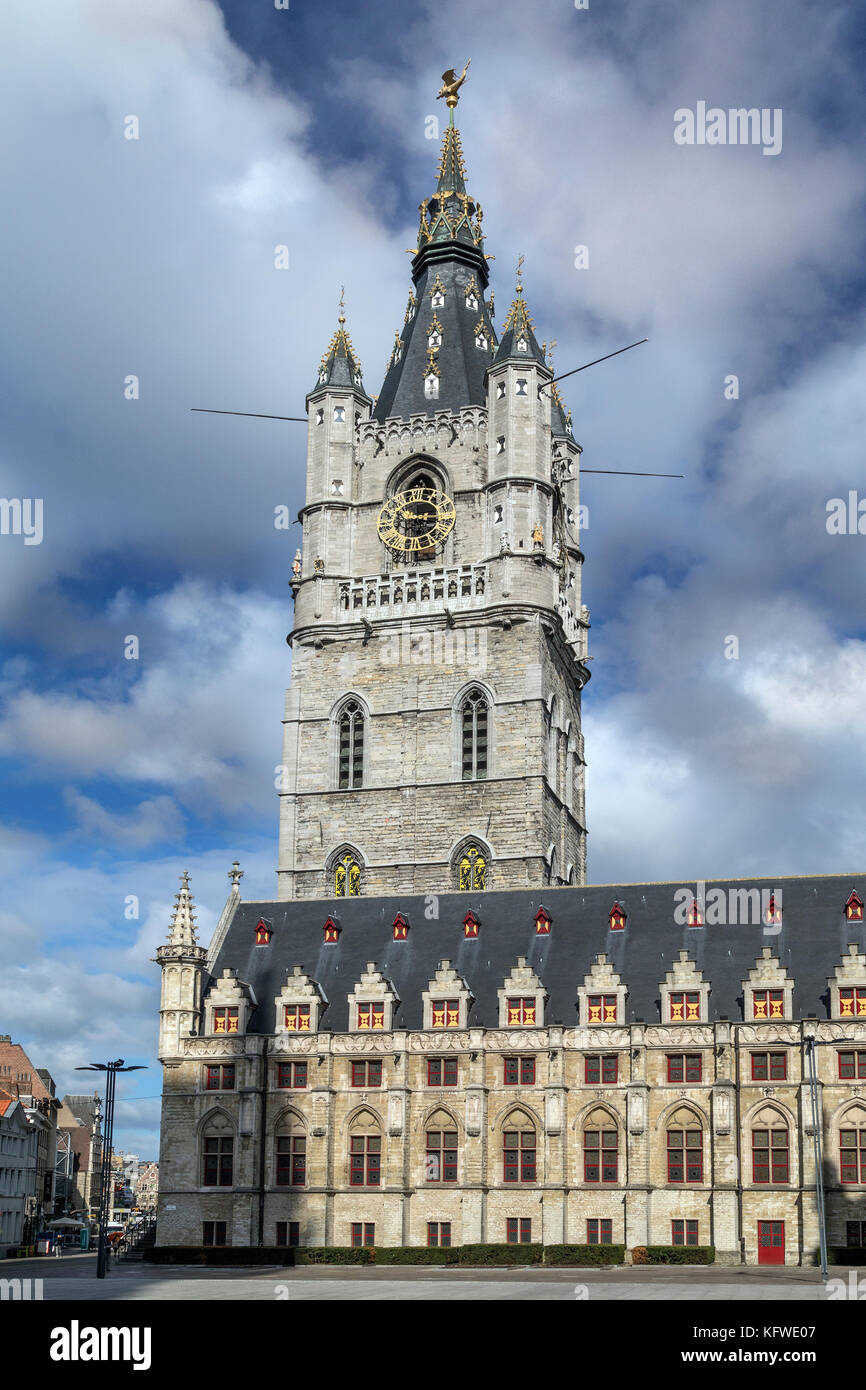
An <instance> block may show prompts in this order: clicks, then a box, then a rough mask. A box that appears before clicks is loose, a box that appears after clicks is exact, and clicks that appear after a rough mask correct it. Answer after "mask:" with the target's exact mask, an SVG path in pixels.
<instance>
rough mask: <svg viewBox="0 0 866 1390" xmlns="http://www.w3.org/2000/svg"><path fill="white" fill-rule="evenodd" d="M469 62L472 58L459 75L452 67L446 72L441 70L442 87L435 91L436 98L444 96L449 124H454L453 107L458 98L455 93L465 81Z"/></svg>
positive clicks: (470, 60)
mask: <svg viewBox="0 0 866 1390" xmlns="http://www.w3.org/2000/svg"><path fill="white" fill-rule="evenodd" d="M471 62H472V59H471V58H470V59H469V60H468V61H467V63H466V67H465V68H464V69H463V71H462V72H461V74H460V76H459V77H458V76H457V74H456V72H455V71H454V69H453V68H449V69H448V71H447V72H443V74H442V88H441V90H440V91H438V92H437V93H436V100H437V101H438V100H439V98H440V97H444V98H445V105H446V106H447V107H448V124H449V125H453V124H454V108H455V106H456V105H457V103H458V101H459V100H460V98H459V96H458V95H457V93H458V92H459V90H460V88H461V87H462V86H463V83H464V82H465V81H466V74H467V72H468V71H469V64H470V63H471Z"/></svg>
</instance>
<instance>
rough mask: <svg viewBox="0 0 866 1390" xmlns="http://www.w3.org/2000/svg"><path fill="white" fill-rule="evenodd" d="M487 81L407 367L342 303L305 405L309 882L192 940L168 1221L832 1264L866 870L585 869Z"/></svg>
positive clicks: (224, 1235) (530, 384) (303, 600)
mask: <svg viewBox="0 0 866 1390" xmlns="http://www.w3.org/2000/svg"><path fill="white" fill-rule="evenodd" d="M452 86H453V84H452ZM445 90H446V89H443V92H444V91H445ZM456 101H457V98H456V87H454V88H453V90H449V91H448V105H449V107H450V118H451V119H450V123H449V125H448V127H447V129H446V131H445V135H444V139H443V143H442V151H441V158H440V163H439V168H438V171H437V175H436V182H435V187H434V189H433V191H432V193H431V195H430V196H429V197H428V198H426V199H425V200H424V201H423V202H422V204H421V209H420V212H421V216H420V225H419V231H418V244H417V248H416V250H415V253H414V257H413V260H412V288H411V291H410V294H409V301H408V304H407V306H406V310H405V315H404V317H403V320H402V323H401V324H400V326H399V327H398V329H397V332H396V334H395V342H394V347H393V350H392V353H391V356H390V360H389V363H388V366H387V370H386V373H385V378H384V382H383V384H382V387H381V390H380V393H379V395H378V397H376V398H371V397H370V396H368V395H367V393H366V390H365V387H364V384H363V378H362V373H361V366H360V363H359V361H358V358H357V355H356V353H355V351H354V349H353V347H352V343H351V340H350V338H349V334H348V331H347V328H346V324H345V319H344V315H343V312H342V309H341V312H340V317H339V323H338V326H337V329H336V331H335V333H334V336H333V339H332V341H331V343H330V345H329V347H328V349H327V351H326V353H325V355H324V357H323V358H322V362H321V366H320V369H319V371H318V374H317V377H316V380H315V383H314V385H313V387H312V389H311V391H310V393H309V395H308V397H307V408H308V417H309V423H308V446H307V480H306V499H305V503H304V506H303V508H302V511H301V515H300V519H301V522H302V526H303V540H302V544H301V546H300V548H299V552H298V555H297V556H296V559H295V563H294V568H293V575H292V581H291V584H292V591H293V597H294V627H293V630H292V633H291V634H290V638H289V640H290V643H291V646H292V658H293V662H292V679H291V687H290V689H289V691H288V692H287V696H286V704H285V714H284V721H283V730H284V733H283V752H282V763H281V780H280V787H279V793H280V843H279V859H278V888H277V898H276V899H275V900H274V901H271V902H248V901H244V900H243V898H242V895H241V889H240V880H241V877H242V874H241V872H240V870H239V868H238V866H237V865H235V867H234V869H233V870H232V872H231V875H230V877H231V880H232V883H231V891H230V893H229V897H228V901H227V902H226V905H225V908H224V910H223V913H222V916H221V918H220V921H219V924H218V926H217V929H216V932H215V934H214V937H213V940H212V941H211V943H210V945H209V947H205V946H204V945H202V944H199V942H198V939H197V933H196V927H195V913H194V909H193V904H192V896H191V891H190V887H189V881H188V878H187V876H186V875H185V876H184V878H183V881H182V884H181V889H180V892H179V893H178V895H177V903H176V908H175V912H174V915H173V920H172V923H171V927H170V931H169V937H168V941H167V943H166V944H165V945H163V946H161V947H160V948H159V950H158V951H157V960H158V963H159V965H160V967H161V971H162V995H161V1007H160V1030H159V1054H160V1058H161V1061H162V1063H163V1069H164V1084H163V1102H162V1137H161V1152H160V1164H159V1168H160V1191H159V1214H158V1227H157V1243H158V1244H159V1245H188V1246H201V1245H209V1244H227V1245H236V1246H255V1245H266V1246H271V1245H280V1244H300V1245H303V1246H312V1245H343V1246H350V1245H361V1244H375V1245H380V1246H382V1245H384V1246H399V1245H409V1246H418V1245H443V1244H449V1245H455V1246H456V1245H466V1244H469V1243H475V1242H490V1243H511V1242H532V1243H544V1244H562V1243H568V1244H594V1243H598V1242H601V1243H606V1242H611V1243H614V1244H621V1245H624V1246H625V1247H626V1249H627V1251H628V1252H631V1251H633V1250H634V1249H635V1248H638V1249H639V1248H640V1247H643V1246H647V1245H678V1244H693V1245H701V1246H713V1247H714V1248H715V1251H716V1259H717V1261H719V1262H727V1263H739V1262H741V1261H746V1262H750V1263H751V1262H761V1261H767V1262H786V1263H789V1264H796V1263H798V1262H800V1261H811V1260H812V1259H813V1258H814V1254H815V1251H816V1248H817V1245H818V1216H817V1205H816V1169H815V1158H814V1142H813V1141H814V1123H813V1105H812V1091H811V1090H810V1086H809V1078H808V1075H807V1054H808V1051H809V1048H810V1046H811V1043H810V1040H811V1039H814V1040H816V1041H817V1042H819V1043H820V1044H822V1045H821V1046H819V1047H817V1048H815V1049H813V1053H812V1055H813V1056H814V1057H815V1059H816V1065H817V1069H818V1079H817V1086H816V1087H815V1094H816V1096H817V1119H818V1127H819V1132H820V1136H821V1139H822V1144H823V1148H822V1154H823V1158H822V1164H823V1173H822V1177H823V1183H824V1187H825V1191H826V1213H827V1215H826V1225H827V1236H828V1241H829V1244H830V1245H831V1246H833V1247H840V1246H847V1247H855V1246H856V1247H860V1246H863V1245H866V940H864V928H863V901H862V897H861V893H862V884H861V887H860V891H858V886H857V882H856V881H855V880H852V878H851V876H850V875H848V876H841V875H839V876H825V877H815V878H787V879H775V880H771V879H765V880H755V881H753V882H749V883H748V884H747V883H745V882H739V881H731V882H725V883H713V884H707V885H705V886H704V885H700V886H693V887H692V888H689V887H684V886H682V885H680V884H676V883H668V884H664V883H649V884H626V883H621V884H610V885H593V886H588V885H587V883H586V816H585V803H584V765H585V764H584V745H583V737H582V733H581V691H582V688H583V686H584V685H585V684H586V682H587V680H588V679H589V669H588V666H587V664H586V661H587V655H588V653H587V635H588V628H589V613H588V611H587V609H586V607H585V606H584V605H583V603H582V600H581V567H582V563H583V555H582V553H581V549H580V535H579V529H578V523H579V520H580V506H579V482H580V460H581V448H580V445H579V444H578V443H577V442H576V440H575V438H574V434H573V431H572V426H571V420H570V417H569V415H568V414H567V412H566V410H565V407H564V405H563V402H562V400H561V399H560V396H559V394H558V391H557V388H556V385H555V383H554V382H553V381H552V377H553V370H552V368H551V366H550V365H549V362H548V360H547V357H546V354H545V352H544V351H543V349H542V347H541V346H539V343H538V340H537V338H536V334H535V329H534V325H533V321H532V317H531V315H530V312H529V308H528V306H527V302H526V299H525V297H524V290H523V287H522V283H521V281H520V278H518V285H517V290H516V293H515V295H514V298H513V301H512V303H511V306H510V308H509V310H508V313H507V316H506V318H505V320H504V322H503V324H502V328H501V330H497V328H496V327H495V315H494V307H493V297H492V295H491V294H489V293H488V279H489V276H488V258H487V255H486V253H485V250H484V238H483V231H482V212H481V207H480V205H479V204H478V202H477V199H476V198H475V196H474V195H473V194H472V193H470V192H469V190H468V177H467V174H466V170H465V167H464V162H463V154H462V150H461V141H460V135H459V132H458V129H457V127H456V125H455V124H454V123H453V122H454V108H455V106H456ZM626 1258H630V1255H628V1254H627V1256H626Z"/></svg>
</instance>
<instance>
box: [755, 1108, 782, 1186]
mask: <svg viewBox="0 0 866 1390" xmlns="http://www.w3.org/2000/svg"><path fill="white" fill-rule="evenodd" d="M789 1181H790V1170H789V1166H788V1126H787V1124H786V1122H785V1120H784V1118H783V1116H781V1115H780V1114H779V1113H778V1111H774V1110H770V1111H762V1112H761V1114H760V1115H758V1116H757V1118H756V1120H755V1123H754V1127H753V1129H752V1182H756V1183H757V1182H761V1183H763V1182H768V1183H781V1182H789Z"/></svg>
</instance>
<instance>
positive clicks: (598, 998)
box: [586, 994, 617, 1023]
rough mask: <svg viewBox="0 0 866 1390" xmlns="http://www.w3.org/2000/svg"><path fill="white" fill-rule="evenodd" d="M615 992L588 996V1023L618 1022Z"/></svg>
mask: <svg viewBox="0 0 866 1390" xmlns="http://www.w3.org/2000/svg"><path fill="white" fill-rule="evenodd" d="M616 1012H617V997H616V995H615V994H589V995H587V998H586V1013H587V1018H586V1021H587V1023H616Z"/></svg>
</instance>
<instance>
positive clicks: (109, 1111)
mask: <svg viewBox="0 0 866 1390" xmlns="http://www.w3.org/2000/svg"><path fill="white" fill-rule="evenodd" d="M75 1070H76V1071H104V1072H105V1125H104V1128H103V1140H102V1190H101V1192H100V1194H99V1244H98V1246H97V1251H96V1277H97V1279H104V1278H105V1253H106V1247H107V1234H106V1229H105V1228H106V1226H107V1225H108V1217H109V1214H110V1211H111V1191H112V1187H111V1182H112V1179H111V1157H112V1152H113V1143H114V1088H115V1083H116V1080H117V1073H118V1072H119V1071H147V1068H146V1067H125V1066H124V1065H123V1058H122V1057H120V1058H118V1060H117V1061H116V1062H92V1063H91V1064H90V1066H89V1067H76V1068H75Z"/></svg>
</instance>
